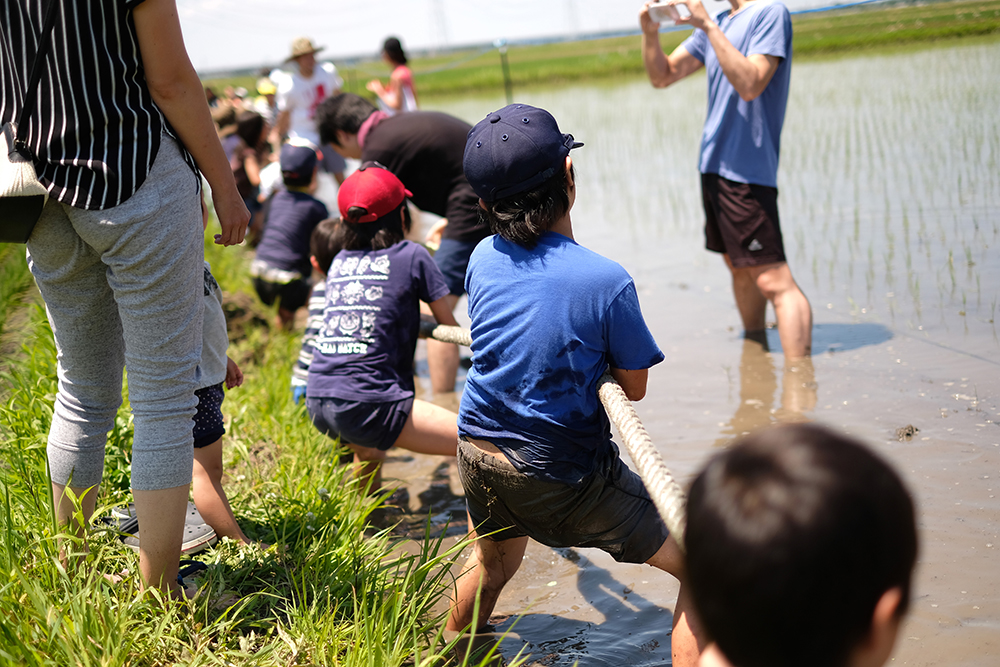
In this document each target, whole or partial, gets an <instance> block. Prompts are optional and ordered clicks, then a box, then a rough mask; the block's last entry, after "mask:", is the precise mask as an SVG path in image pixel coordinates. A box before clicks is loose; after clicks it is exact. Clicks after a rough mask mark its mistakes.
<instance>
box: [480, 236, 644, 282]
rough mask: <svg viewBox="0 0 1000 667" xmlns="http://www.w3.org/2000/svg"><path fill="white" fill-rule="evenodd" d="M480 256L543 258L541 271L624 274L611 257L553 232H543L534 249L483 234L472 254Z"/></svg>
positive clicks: (624, 271) (626, 274)
mask: <svg viewBox="0 0 1000 667" xmlns="http://www.w3.org/2000/svg"><path fill="white" fill-rule="evenodd" d="M476 253H478V254H480V255H481V256H483V257H484V258H485V257H486V256H489V255H494V254H495V255H505V256H509V257H510V258H511V259H512V260H513V261H515V262H517V261H524V260H530V259H532V258H538V259H540V260H543V267H544V270H546V271H549V270H553V271H558V272H560V273H566V272H570V273H580V274H591V275H593V274H597V275H598V276H615V277H619V278H620V277H622V276H624V277H626V278H628V279H631V276H630V275H629V273H628V271H626V270H625V267H623V266H622V265H621V264H619V263H618V262H616V261H615V260H613V259H611V258H609V257H605V256H604V255H602V254H600V253H598V252H596V251H594V250H591V249H590V248H587V247H586V246H583V245H580V244H579V243H577V242H576V241H575V240H573V239H571V238H569V237H568V236H563V235H562V234H557V233H555V232H545V233H544V234H542V236H541V238H539V239H538V244H537V245H536V246H535V247H534V248H525V247H524V246H520V245H517V244H516V243H513V242H511V241H508V240H506V239H504V238H502V237H501V236H499V235H493V236H487V237H486V238H485V239H483V240H482V241H480V242H479V245H478V246H476V249H475V251H473V254H476Z"/></svg>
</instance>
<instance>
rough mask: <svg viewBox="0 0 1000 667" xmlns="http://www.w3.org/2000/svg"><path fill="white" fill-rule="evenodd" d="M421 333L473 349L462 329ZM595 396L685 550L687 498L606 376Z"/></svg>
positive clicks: (629, 404)
mask: <svg viewBox="0 0 1000 667" xmlns="http://www.w3.org/2000/svg"><path fill="white" fill-rule="evenodd" d="M422 328H423V327H422ZM422 333H425V334H426V335H429V336H430V337H433V338H434V339H435V340H440V341H442V342H445V343H455V344H456V345H466V346H471V345H472V333H471V332H470V331H469V330H468V329H463V328H462V327H452V326H445V325H443V324H442V325H437V326H436V327H433V329H431V328H430V327H426V328H423V331H422ZM597 395H598V397H600V399H601V403H603V404H604V409H605V410H606V411H607V413H608V418H609V419H610V420H611V422H612V423H613V424H614V425H615V427H616V428H617V429H618V432H619V433H621V436H622V442H623V444H624V445H625V449H626V451H628V453H629V456H631V457H632V460H633V461H634V462H635V467H636V469H637V470H638V472H639V477H641V478H642V481H643V484H645V485H646V489H647V490H648V491H649V495H650V497H651V498H652V499H653V504H654V505H655V506H656V509H657V511H658V512H659V513H660V516H661V517H663V522H664V523H665V524H666V525H667V530H669V531H670V534H671V535H673V537H674V540H676V541H677V544H678V545H679V546H680V548H681V549H684V529H685V525H686V520H685V507H686V505H687V496H686V494H685V493H684V489H682V488H681V485H680V484H678V483H677V481H676V480H674V476H673V475H672V474H671V473H670V469H669V468H667V465H666V464H665V463H664V462H663V457H661V456H660V453H659V452H658V451H656V447H654V446H653V441H652V439H651V438H650V437H649V433H647V432H646V427H645V426H643V425H642V422H641V421H640V420H639V415H638V414H636V412H635V408H633V407H632V402H631V401H629V400H628V397H627V396H625V392H624V391H623V390H622V388H621V387H620V386H619V385H618V383H617V382H615V379H614V378H613V377H611V376H610V375H609V374H607V373H605V374H604V375H603V376H602V377H601V379H600V381H599V382H598V384H597Z"/></svg>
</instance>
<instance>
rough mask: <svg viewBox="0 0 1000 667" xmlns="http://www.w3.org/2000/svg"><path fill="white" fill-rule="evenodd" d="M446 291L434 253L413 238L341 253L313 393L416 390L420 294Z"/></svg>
mask: <svg viewBox="0 0 1000 667" xmlns="http://www.w3.org/2000/svg"><path fill="white" fill-rule="evenodd" d="M447 294H448V286H447V285H446V284H445V282H444V277H443V276H442V275H441V271H440V270H439V269H438V268H437V265H436V264H434V260H433V259H431V256H430V254H429V253H428V252H427V250H426V249H425V248H424V247H423V246H421V245H419V244H417V243H413V242H412V241H402V242H400V243H397V244H395V245H393V246H391V247H389V248H386V249H384V250H342V251H340V252H339V253H337V256H336V257H335V258H334V260H333V264H331V265H330V272H329V273H328V274H327V279H326V305H325V307H324V308H323V325H322V327H321V328H320V330H319V333H318V334H317V335H316V339H315V342H314V344H313V359H312V365H311V366H310V367H309V380H308V382H307V386H306V393H307V395H308V396H309V397H310V398H340V399H344V400H349V401H367V402H378V403H381V402H387V401H398V400H402V399H404V398H409V397H411V396H413V353H414V350H415V349H416V345H417V337H418V333H419V329H420V301H426V302H428V303H429V302H431V301H437V300H438V299H440V298H441V297H443V296H445V295H447Z"/></svg>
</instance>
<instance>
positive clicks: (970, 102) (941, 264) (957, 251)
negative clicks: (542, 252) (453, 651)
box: [386, 43, 1000, 667]
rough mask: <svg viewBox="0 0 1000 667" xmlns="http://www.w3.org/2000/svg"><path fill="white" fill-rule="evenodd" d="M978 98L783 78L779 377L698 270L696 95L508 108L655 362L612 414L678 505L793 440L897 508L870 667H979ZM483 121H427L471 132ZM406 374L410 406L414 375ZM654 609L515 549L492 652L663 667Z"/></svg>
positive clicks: (990, 653) (694, 86)
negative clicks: (786, 434)
mask: <svg viewBox="0 0 1000 667" xmlns="http://www.w3.org/2000/svg"><path fill="white" fill-rule="evenodd" d="M997 80H1000V43H991V44H979V45H970V46H961V45H959V46H951V47H947V48H934V49H927V50H922V51H914V52H912V53H905V54H898V55H888V56H858V57H849V58H843V59H838V60H836V61H831V62H822V63H803V64H801V65H794V66H793V83H792V90H791V93H790V99H789V109H788V115H787V117H786V121H785V130H784V132H783V135H782V155H781V167H780V169H779V200H778V202H779V207H780V209H781V225H782V230H783V232H784V237H785V248H786V252H787V254H788V256H789V266H790V268H791V270H792V273H793V275H794V277H795V279H796V281H797V282H798V283H799V285H800V286H801V288H802V290H803V292H804V293H805V294H806V296H807V297H808V298H809V300H810V302H811V304H812V309H813V318H814V328H813V354H812V357H811V358H810V359H809V360H807V361H806V362H796V363H791V364H790V363H788V362H787V361H786V359H785V358H784V355H783V353H782V350H781V344H780V341H779V339H778V335H777V331H776V330H775V329H773V328H772V329H769V330H768V331H767V332H766V335H765V336H764V337H763V338H762V339H760V340H756V341H750V340H745V339H744V337H743V335H742V327H741V323H740V320H739V316H738V313H737V311H736V308H735V305H734V303H733V297H732V292H731V286H730V283H729V276H728V272H727V270H726V268H725V266H724V264H723V261H722V259H721V258H720V257H718V256H716V255H713V254H711V253H708V252H707V251H705V250H704V247H703V245H704V238H703V233H702V225H703V221H704V217H703V214H702V211H701V204H700V195H699V192H698V175H697V167H696V165H697V149H698V137H699V136H700V133H701V125H702V122H703V120H704V104H705V102H704V96H705V81H704V78H703V77H701V78H699V77H697V76H696V77H692V78H690V79H689V80H685V81H682V82H680V83H678V84H676V86H672V87H671V88H670V89H669V91H667V92H664V91H654V90H652V89H651V88H650V87H649V85H648V83H647V82H646V81H645V80H637V81H625V82H614V83H605V84H594V85H592V86H573V87H570V88H566V89H560V90H548V91H524V92H523V94H520V93H519V96H518V97H519V99H518V101H523V102H527V103H529V104H535V105H537V106H542V107H544V108H547V109H549V110H550V111H552V113H553V115H555V117H556V118H557V119H558V121H559V124H560V128H561V129H563V131H565V132H572V133H573V134H574V136H576V137H577V139H579V140H580V141H583V142H584V143H585V147H584V148H582V149H579V150H577V151H574V156H573V160H574V164H575V166H576V169H577V178H578V180H577V183H578V198H577V203H576V206H575V208H574V210H573V224H574V231H575V234H576V240H577V241H578V242H579V243H581V244H582V245H584V246H586V247H589V248H591V249H594V250H596V251H598V252H600V253H601V254H602V255H605V256H607V257H610V258H612V259H614V260H615V261H617V262H619V263H620V264H622V265H623V266H624V267H625V268H626V269H627V270H628V271H629V272H630V273H631V275H632V276H633V277H634V279H635V282H636V287H637V291H638V294H639V299H640V303H641V305H642V309H643V314H644V316H645V318H646V320H647V322H648V324H649V327H650V330H651V331H652V333H653V335H654V337H655V338H656V340H657V342H658V343H659V345H660V347H661V349H662V350H663V352H664V354H665V356H666V359H665V360H664V362H663V363H662V364H659V365H658V366H656V367H654V368H653V369H651V370H650V374H649V388H648V392H647V395H646V398H645V399H643V400H642V401H641V402H639V403H637V404H636V410H637V412H638V414H639V416H640V417H641V419H642V421H643V423H644V425H645V426H646V428H647V430H648V431H649V434H650V436H651V438H652V440H653V442H654V444H655V445H656V446H657V448H658V449H659V450H660V452H661V454H662V455H663V458H664V460H665V462H666V463H667V465H668V466H669V467H670V469H671V470H672V472H673V473H674V475H675V477H676V478H677V479H678V480H679V481H680V482H681V483H682V484H687V483H689V482H690V480H691V477H692V476H693V474H694V473H695V472H696V471H697V470H698V468H699V466H701V465H702V464H703V463H704V462H705V461H706V459H707V458H708V457H710V456H711V455H712V454H713V453H715V452H717V451H719V450H720V449H721V448H723V447H725V446H727V444H728V443H730V442H731V441H732V439H733V438H735V437H738V436H739V435H741V434H743V433H746V432H749V431H752V430H755V429H758V428H761V427H765V426H767V425H769V424H774V423H779V422H790V421H811V422H817V423H821V424H824V425H826V426H829V427H831V428H834V429H837V430H840V431H842V432H845V433H847V434H850V435H852V436H854V437H857V438H859V439H861V440H862V441H863V442H865V443H867V444H869V445H870V446H871V447H873V448H874V449H875V450H876V451H878V452H879V453H881V454H882V455H883V456H885V457H886V458H887V459H888V460H889V461H890V462H891V463H892V464H893V465H894V466H895V467H896V469H897V470H899V472H900V473H901V475H902V476H903V478H904V479H905V481H906V482H907V484H908V485H909V488H910V489H911V490H912V492H913V494H914V496H915V499H916V502H917V506H918V513H919V514H918V521H919V526H918V527H919V531H920V554H919V560H918V566H917V571H916V576H915V582H914V592H913V602H912V605H911V609H910V613H909V615H908V617H907V619H906V621H905V623H904V625H903V627H902V630H901V632H900V636H899V640H898V643H897V646H896V650H895V653H894V656H893V658H892V661H891V663H890V664H893V665H907V666H913V667H922V666H930V665H950V666H962V667H992V666H994V665H996V664H998V658H997V656H1000V334H998V331H997V318H998V313H997V305H998V300H1000V253H998V252H997V249H998V248H1000V180H998V179H997V172H996V160H997V156H998V155H1000V116H998V115H997V114H996V109H997V108H1000V88H998V87H996V86H995V85H993V84H992V83H990V82H993V81H997ZM503 104H504V100H503V99H502V96H497V97H495V98H483V99H470V100H463V101H461V102H455V103H452V104H451V106H449V107H447V108H443V109H442V110H444V111H447V112H449V113H453V114H455V115H458V116H461V117H463V118H466V119H467V120H469V121H470V122H475V121H476V120H478V119H479V118H482V117H483V116H484V115H485V114H486V113H487V112H489V111H491V110H492V109H495V108H499V107H501V106H503ZM463 308H464V302H460V304H459V307H458V309H457V315H458V316H459V320H460V322H461V323H463V324H467V323H468V319H467V318H465V319H462V318H463V317H464V311H463ZM768 318H769V319H770V320H772V321H773V318H774V315H773V312H771V311H769V313H768ZM421 349H422V348H418V357H419V356H420V355H421V354H422V352H421ZM464 354H466V355H468V352H467V351H465V352H464ZM418 374H419V375H421V377H420V378H418V381H419V383H420V386H421V391H423V392H424V394H425V396H424V397H428V394H429V386H428V383H427V380H426V377H424V376H425V375H426V371H425V370H421V367H420V362H419V360H418ZM458 391H459V393H460V391H461V384H460V386H459V387H458ZM445 400H446V401H449V402H451V404H453V405H457V395H456V396H449V397H445ZM438 463H439V462H433V461H431V462H427V463H425V464H420V463H419V457H414V459H413V460H410V461H403V460H402V459H396V460H392V461H390V462H389V464H388V465H387V466H386V474H387V476H394V477H396V478H398V479H400V480H402V481H403V483H405V484H406V485H409V487H410V494H411V501H412V500H413V499H414V498H415V497H417V498H419V495H420V489H419V488H417V487H420V486H422V485H426V486H430V485H431V484H432V483H433V480H434V474H440V473H435V471H436V470H437V466H438ZM418 470H423V471H425V472H420V473H417V472H416V471H418ZM415 488H416V489H417V490H416V491H414V489H415ZM439 488H440V487H439ZM451 490H452V492H453V493H454V495H456V496H457V495H458V494H460V489H457V488H456V485H455V484H454V480H452V482H451ZM414 502H416V501H414ZM449 502H450V501H449ZM435 511H436V509H435ZM449 539H454V538H449ZM676 596H677V584H676V582H675V581H674V580H673V579H672V578H671V577H669V576H668V575H666V574H663V573H661V572H659V571H655V570H653V569H652V568H650V567H648V566H644V565H623V564H619V563H615V562H614V561H613V560H612V559H611V558H610V557H608V556H607V555H606V554H604V553H602V552H600V551H596V550H573V549H571V550H553V549H550V548H547V547H543V546H541V545H538V544H534V543H532V544H530V546H529V548H528V551H527V553H526V556H525V559H524V562H523V564H522V566H521V568H520V570H519V571H518V573H517V574H516V575H515V577H514V578H513V580H512V581H511V583H510V584H509V585H508V587H507V589H506V590H505V591H504V593H503V595H502V596H501V597H500V600H499V603H498V605H497V608H496V618H495V619H494V620H495V629H496V630H497V633H496V635H495V636H494V637H493V638H492V639H494V640H497V641H499V642H500V653H501V655H502V656H504V657H505V658H506V659H508V660H509V659H511V658H512V657H513V656H515V655H517V654H518V652H519V651H522V650H523V651H525V652H527V653H529V654H530V655H531V662H530V663H529V664H536V665H566V666H567V667H568V666H569V665H572V664H574V663H575V662H577V661H578V662H579V664H580V665H616V666H618V665H662V664H669V662H670V627H671V619H672V615H671V610H672V609H673V605H674V602H675V601H676ZM504 633H506V634H504ZM500 637H502V638H500Z"/></svg>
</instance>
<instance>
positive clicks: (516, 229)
mask: <svg viewBox="0 0 1000 667" xmlns="http://www.w3.org/2000/svg"><path fill="white" fill-rule="evenodd" d="M569 174H570V179H571V180H572V181H573V182H576V170H575V169H574V168H573V167H570V172H569ZM568 210H569V184H568V183H567V182H566V166H565V163H563V167H562V168H561V169H559V170H558V172H557V173H556V175H555V176H553V177H552V178H550V179H549V180H547V181H545V182H544V183H542V184H541V185H539V186H538V187H537V188H535V189H533V190H528V191H527V192H522V193H520V194H516V195H511V196H510V197H504V198H503V199H497V200H496V201H493V202H486V209H485V210H484V209H483V208H482V207H480V209H479V218H480V220H482V221H483V223H485V224H487V225H489V227H490V231H492V232H493V233H494V234H499V235H500V236H502V237H503V238H505V239H507V240H508V241H510V242H511V243H516V244H518V245H519V246H523V247H525V248H529V249H530V248H534V247H535V245H536V244H537V243H538V239H539V238H541V236H542V234H544V233H545V232H547V231H548V230H549V229H551V228H552V226H553V225H554V224H556V222H558V221H559V219H560V218H561V217H563V216H564V215H565V214H566V212H567V211H568Z"/></svg>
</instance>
